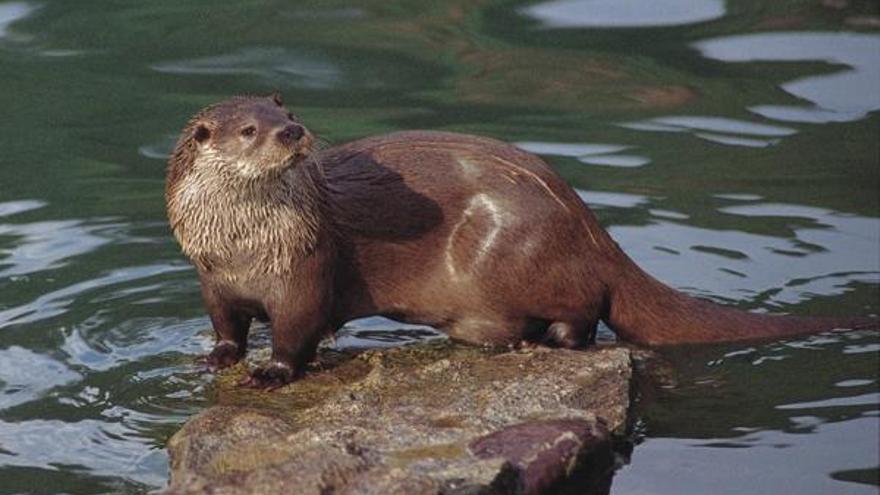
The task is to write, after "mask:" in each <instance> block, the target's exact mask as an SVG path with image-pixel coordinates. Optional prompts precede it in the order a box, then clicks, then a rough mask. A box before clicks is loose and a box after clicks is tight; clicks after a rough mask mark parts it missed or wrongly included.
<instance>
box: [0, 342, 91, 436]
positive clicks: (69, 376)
mask: <svg viewBox="0 0 880 495" xmlns="http://www.w3.org/2000/svg"><path fill="white" fill-rule="evenodd" d="M81 378H82V376H81V375H80V374H79V373H77V372H75V371H73V370H71V369H70V368H68V367H67V366H66V365H65V364H63V363H61V362H59V361H57V360H56V359H53V358H51V357H49V356H46V355H43V354H38V353H36V352H33V351H30V350H28V349H25V348H23V347H19V346H16V345H14V346H11V347H9V348H7V349H0V410H2V409H7V408H9V407H12V406H15V405H18V404H23V403H25V402H29V401H32V400H34V399H36V398H37V397H39V396H40V395H42V394H43V393H45V392H46V391H48V390H51V389H52V388H54V387H57V386H61V385H65V384H69V383H72V382H75V381H77V380H80V379H81ZM0 445H2V444H0Z"/></svg>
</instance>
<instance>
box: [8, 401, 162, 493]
mask: <svg viewBox="0 0 880 495" xmlns="http://www.w3.org/2000/svg"><path fill="white" fill-rule="evenodd" d="M130 415H132V416H140V419H141V421H145V422H147V421H150V420H155V419H158V418H149V417H145V416H144V415H140V414H139V413H136V412H134V411H130ZM121 439H125V441H120V440H121ZM132 442H134V443H140V444H142V448H133V447H132V445H130V443H132ZM150 443H151V442H150V441H149V440H147V439H144V438H142V437H141V436H140V434H139V433H138V432H137V431H136V430H134V429H132V428H131V427H129V426H127V424H126V423H123V422H118V421H107V420H106V419H101V420H97V419H93V420H91V419H90V420H81V421H73V422H68V421H60V420H42V419H32V420H29V421H19V422H11V423H10V422H6V421H2V420H0V445H2V450H0V464H3V465H6V466H21V467H24V466H27V467H38V468H42V467H46V468H49V467H55V468H58V467H62V466H63V467H65V468H66V469H74V470H84V469H88V471H90V472H92V473H93V474H96V475H103V476H112V477H119V476H122V477H125V478H129V479H131V480H135V481H138V482H140V483H144V484H146V485H149V486H154V487H158V486H162V485H163V484H164V483H165V477H164V473H163V470H158V469H157V468H159V467H160V466H161V465H162V464H164V463H165V462H166V457H165V455H164V453H163V452H162V451H161V450H158V449H151V448H149V444H150ZM84 462H85V463H87V464H84Z"/></svg>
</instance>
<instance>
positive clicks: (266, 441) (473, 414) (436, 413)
mask: <svg viewBox="0 0 880 495" xmlns="http://www.w3.org/2000/svg"><path fill="white" fill-rule="evenodd" d="M242 373H244V369H243V367H239V368H237V369H233V370H231V371H230V372H227V373H224V374H223V375H222V376H221V377H220V378H219V379H218V384H217V387H218V388H217V392H218V403H219V404H220V405H218V406H215V407H212V408H210V409H208V410H206V411H204V412H203V413H201V414H199V415H198V416H196V417H194V418H193V419H191V420H190V421H189V422H187V424H186V425H185V426H184V427H183V428H182V429H181V430H180V431H179V432H178V433H177V434H175V435H174V437H172V438H171V440H170V441H169V443H168V450H169V453H170V456H171V484H170V486H169V487H168V489H167V491H166V493H169V494H182V493H206V492H209V493H218V494H222V493H229V494H237V493H242V494H243V493H282V492H284V493H298V494H329V493H332V494H412V495H418V494H435V493H437V494H440V493H443V494H447V493H448V494H477V493H480V494H482V493H486V494H506V493H515V494H537V493H603V492H606V493H607V490H608V486H610V480H611V473H612V470H613V454H612V449H611V444H612V441H611V433H613V432H615V431H616V432H622V431H623V430H624V429H625V422H626V411H627V408H628V406H629V391H630V378H631V358H630V352H629V351H628V350H627V349H625V348H620V347H605V348H601V347H600V348H595V349H591V350H588V351H567V350H547V349H536V350H528V351H517V352H508V353H500V354H499V353H493V352H490V351H486V350H481V349H476V348H468V347H459V346H450V345H448V344H443V345H428V346H417V347H408V348H400V349H392V350H384V351H368V352H365V353H362V354H359V355H357V356H355V357H342V356H339V355H336V356H327V355H325V356H323V357H322V359H321V362H320V363H319V364H318V365H317V367H316V369H315V370H313V371H311V372H309V373H307V374H306V376H305V377H304V378H303V379H301V380H299V381H297V382H295V383H293V384H291V385H289V386H286V387H284V388H283V389H280V390H276V391H274V392H269V393H267V392H259V391H252V390H246V389H242V388H239V387H235V386H234V383H235V382H236V381H237V380H238V379H240V378H241V376H242Z"/></svg>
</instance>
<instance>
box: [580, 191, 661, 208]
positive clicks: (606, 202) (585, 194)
mask: <svg viewBox="0 0 880 495" xmlns="http://www.w3.org/2000/svg"><path fill="white" fill-rule="evenodd" d="M574 191H575V192H576V193H577V195H578V196H580V197H581V199H582V200H583V201H584V202H585V203H587V205H588V206H589V207H590V208H601V207H603V206H612V207H616V208H635V207H636V206H639V205H643V204H645V203H647V202H648V198H647V197H645V196H640V195H638V194H627V193H618V192H606V191H584V190H583V189H575V190H574Z"/></svg>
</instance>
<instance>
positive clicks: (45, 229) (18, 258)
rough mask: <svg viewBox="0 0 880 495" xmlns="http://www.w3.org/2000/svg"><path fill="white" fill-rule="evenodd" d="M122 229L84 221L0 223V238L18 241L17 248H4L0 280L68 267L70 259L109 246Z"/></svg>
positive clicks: (0, 258)
mask: <svg viewBox="0 0 880 495" xmlns="http://www.w3.org/2000/svg"><path fill="white" fill-rule="evenodd" d="M120 227H122V225H121V224H118V223H97V224H86V223H85V222H83V221H81V220H56V221H46V222H34V223H23V224H0V236H7V237H13V238H15V239H16V241H15V245H14V246H13V247H11V248H0V277H12V276H15V275H24V274H29V273H35V272H39V271H44V270H52V269H56V268H59V267H61V266H64V264H65V263H66V260H69V259H70V258H73V257H75V256H78V255H81V254H84V253H88V252H91V251H94V250H95V249H97V248H98V247H100V246H102V245H105V244H107V243H109V242H110V240H111V239H112V233H113V231H116V230H118V229H119V228H120Z"/></svg>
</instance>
